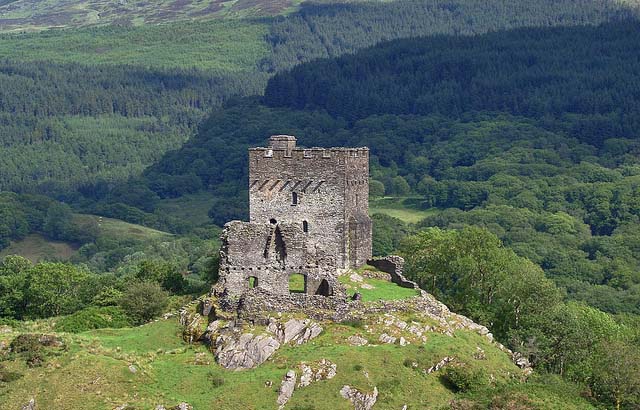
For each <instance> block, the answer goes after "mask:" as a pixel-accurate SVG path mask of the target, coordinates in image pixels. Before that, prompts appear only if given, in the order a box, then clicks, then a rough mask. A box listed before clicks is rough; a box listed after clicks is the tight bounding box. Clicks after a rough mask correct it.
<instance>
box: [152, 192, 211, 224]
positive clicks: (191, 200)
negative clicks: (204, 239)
mask: <svg viewBox="0 0 640 410" xmlns="http://www.w3.org/2000/svg"><path fill="white" fill-rule="evenodd" d="M214 201H215V197H214V196H213V195H212V194H211V193H209V192H206V191H205V192H199V193H197V194H191V195H184V196H181V197H179V198H171V199H162V200H160V201H158V203H157V204H156V207H157V209H158V210H160V211H161V212H162V213H163V214H166V215H171V216H173V217H176V218H179V219H180V220H181V221H184V222H188V223H189V224H191V225H193V226H200V225H205V224H209V223H211V219H210V218H209V209H211V207H212V206H213V203H214Z"/></svg>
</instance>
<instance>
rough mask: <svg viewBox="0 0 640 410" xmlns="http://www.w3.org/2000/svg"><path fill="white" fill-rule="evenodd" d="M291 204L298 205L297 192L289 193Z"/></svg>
mask: <svg viewBox="0 0 640 410" xmlns="http://www.w3.org/2000/svg"><path fill="white" fill-rule="evenodd" d="M291 205H298V193H297V192H293V193H292V194H291Z"/></svg>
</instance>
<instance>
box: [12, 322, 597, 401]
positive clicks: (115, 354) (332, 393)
mask: <svg viewBox="0 0 640 410" xmlns="http://www.w3.org/2000/svg"><path fill="white" fill-rule="evenodd" d="M323 326H324V328H325V331H324V332H323V333H322V334H321V335H320V336H319V337H318V338H316V339H314V340H313V341H311V342H310V343H307V344H304V345H301V346H283V347H282V348H281V349H280V350H279V351H278V352H276V354H275V355H274V356H273V358H272V359H271V360H269V361H267V362H266V363H264V364H263V365H261V366H260V367H258V368H257V369H253V370H248V371H229V370H225V369H223V368H221V367H220V366H218V365H217V364H215V362H213V355H211V354H210V353H208V352H207V350H206V348H205V347H204V346H188V345H186V344H184V343H183V342H182V340H181V338H180V336H179V335H180V331H181V329H180V327H179V326H178V325H177V323H176V321H175V319H172V320H166V321H165V320H161V321H158V322H155V323H151V324H148V325H145V326H141V327H138V328H132V329H118V330H107V329H103V330H97V331H91V332H86V333H81V334H78V335H70V334H67V335H64V336H63V337H64V338H65V340H66V341H67V344H68V346H69V349H68V351H67V352H63V353H62V354H61V355H59V356H52V357H50V358H49V359H48V362H47V364H46V365H45V366H44V367H41V368H34V369H29V368H27V367H26V366H25V364H24V360H19V359H16V360H8V361H5V362H3V364H4V365H5V366H6V367H7V368H9V369H10V370H12V371H17V372H19V373H21V374H22V377H21V378H20V379H18V380H16V381H14V382H11V383H10V384H8V385H0V402H2V403H4V405H5V406H7V408H8V409H13V408H20V406H21V405H23V404H24V403H25V402H26V401H27V400H28V399H29V398H30V397H35V398H36V400H37V403H38V407H39V408H45V409H48V410H66V409H69V408H82V409H83V410H98V409H112V408H114V407H116V406H120V405H122V404H124V403H128V404H129V405H133V406H135V408H139V409H153V408H155V406H157V405H158V404H164V405H171V406H173V405H176V404H177V403H179V402H181V401H186V402H188V403H190V404H191V405H193V406H194V409H195V410H206V409H225V410H241V409H242V410H244V409H274V408H276V407H277V405H276V404H275V403H276V398H277V395H278V393H277V390H278V387H279V385H280V380H281V379H282V377H283V376H284V374H285V373H286V372H287V370H289V369H296V368H297V366H298V364H299V363H300V362H302V361H304V362H307V363H309V362H313V361H317V360H321V359H327V360H330V361H332V362H333V363H336V364H337V375H336V377H335V378H333V379H331V380H326V381H320V382H314V383H312V384H311V385H310V386H308V387H305V388H303V389H296V391H295V392H294V395H293V397H292V399H291V401H290V402H289V403H288V404H287V407H286V408H288V409H295V408H298V409H303V408H306V409H317V410H323V409H327V410H329V409H331V410H333V409H336V410H348V409H353V405H351V404H350V403H349V402H348V401H346V400H344V399H343V398H342V397H340V395H339V391H340V389H341V388H342V386H344V385H346V384H348V385H350V386H354V387H356V388H359V389H361V390H363V391H371V390H373V388H374V387H377V388H378V390H379V392H380V394H379V397H378V403H377V404H376V407H375V408H379V409H399V408H402V406H404V405H405V404H406V405H407V406H408V407H409V408H413V409H428V408H441V407H443V406H447V404H448V403H449V402H450V401H451V400H452V399H454V398H455V397H456V395H455V394H454V393H453V392H452V391H451V390H449V389H448V388H447V387H446V386H445V385H444V384H443V383H442V381H441V380H440V378H439V374H437V373H435V374H431V375H424V374H423V373H422V372H421V371H420V369H421V368H423V367H429V366H431V365H432V364H434V363H437V362H438V361H439V360H441V359H442V358H443V357H445V356H450V355H455V356H456V357H457V358H458V360H460V361H461V362H464V363H468V364H469V365H470V366H472V367H473V368H477V369H481V370H482V371H484V373H485V374H486V375H487V378H488V377H489V375H491V376H493V377H494V378H495V380H496V383H498V384H499V387H498V388H495V389H494V390H496V391H498V392H507V393H508V392H518V393H521V392H524V394H531V395H532V396H533V397H534V399H535V400H539V401H540V403H544V404H545V406H541V407H538V408H545V409H568V410H571V409H589V408H591V407H590V406H589V405H588V403H587V402H586V401H584V400H583V399H580V398H579V396H577V395H575V396H573V397H563V395H562V394H563V393H566V392H568V391H569V390H568V389H567V388H562V386H563V385H564V383H562V382H561V381H560V382H559V383H558V384H557V385H556V386H555V387H554V386H547V385H545V384H544V383H541V382H536V383H535V384H533V385H532V386H531V387H529V386H528V385H526V384H525V385H521V384H514V383H511V382H510V380H511V377H510V374H517V373H518V369H517V368H516V367H515V366H514V365H513V364H512V363H511V362H510V360H509V357H508V355H507V354H505V353H503V352H501V351H499V350H498V349H497V348H496V347H495V346H493V345H491V344H489V343H488V341H487V340H486V339H485V338H483V337H480V336H479V335H477V334H475V333H468V332H463V331H458V332H456V336H455V337H448V336H445V335H442V334H439V333H430V334H429V335H428V339H427V342H426V343H424V344H422V343H412V344H410V345H408V346H404V347H401V346H398V345H370V346H365V347H353V346H349V345H348V343H346V338H347V337H348V336H350V335H351V334H354V332H355V329H354V328H352V327H350V326H345V325H339V324H330V323H324V324H323ZM263 330H264V329H263V328H256V329H254V333H259V332H262V331H263ZM381 330H382V329H377V328H376V330H375V332H378V331H381ZM376 336H377V333H376V334H375V335H369V334H366V333H365V337H369V338H375V337H376ZM476 347H481V348H482V349H483V350H484V351H485V353H486V356H487V358H486V360H476V359H474V358H473V354H474V353H475V352H476ZM197 353H205V354H207V355H209V358H210V360H211V361H212V364H210V365H200V366H198V365H195V364H194V359H195V355H196V354H197ZM407 361H409V362H414V361H415V362H417V363H419V366H420V367H419V369H413V368H411V367H410V366H406V365H405V362H407ZM130 365H133V366H135V368H136V372H135V373H132V372H131V371H130V370H129V366H130ZM298 372H299V371H298ZM213 380H216V382H215V384H214V382H213ZM267 381H270V382H272V385H271V386H266V385H265V382H267ZM488 394H491V392H489V393H488ZM545 394H546V396H545Z"/></svg>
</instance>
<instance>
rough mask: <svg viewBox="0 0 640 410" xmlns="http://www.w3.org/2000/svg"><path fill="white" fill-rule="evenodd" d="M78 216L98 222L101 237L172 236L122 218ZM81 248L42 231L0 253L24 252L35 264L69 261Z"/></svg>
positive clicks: (79, 220)
mask: <svg viewBox="0 0 640 410" xmlns="http://www.w3.org/2000/svg"><path fill="white" fill-rule="evenodd" d="M74 218H75V219H74V222H76V223H78V224H86V223H87V222H90V221H93V222H95V224H96V225H97V226H98V237H97V239H98V240H99V239H106V240H109V239H117V240H122V239H123V238H127V239H132V240H137V241H143V242H144V241H151V240H153V239H160V238H170V237H171V236H172V235H171V234H170V233H167V232H162V231H158V230H156V229H152V228H147V227H145V226H142V225H136V224H131V223H128V222H124V221H121V220H119V219H113V218H105V217H102V216H97V215H87V214H76V215H75V216H74ZM77 250H78V245H77V244H73V243H69V242H63V241H56V240H52V239H50V238H47V237H45V236H43V235H40V234H31V235H27V237H25V238H24V239H22V240H19V241H14V242H12V243H11V245H10V246H9V247H7V248H5V249H3V250H2V251H1V252H0V258H3V257H5V256H7V255H20V256H23V257H25V258H27V259H29V260H30V261H32V262H34V263H36V262H40V261H50V260H60V261H68V260H70V259H71V258H72V257H73V256H75V255H76V254H77Z"/></svg>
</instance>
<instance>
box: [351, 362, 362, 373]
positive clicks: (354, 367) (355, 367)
mask: <svg viewBox="0 0 640 410" xmlns="http://www.w3.org/2000/svg"><path fill="white" fill-rule="evenodd" d="M362 369H364V367H363V366H362V365H361V364H356V365H354V366H353V370H355V371H356V372H359V371H360V370H362Z"/></svg>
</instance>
